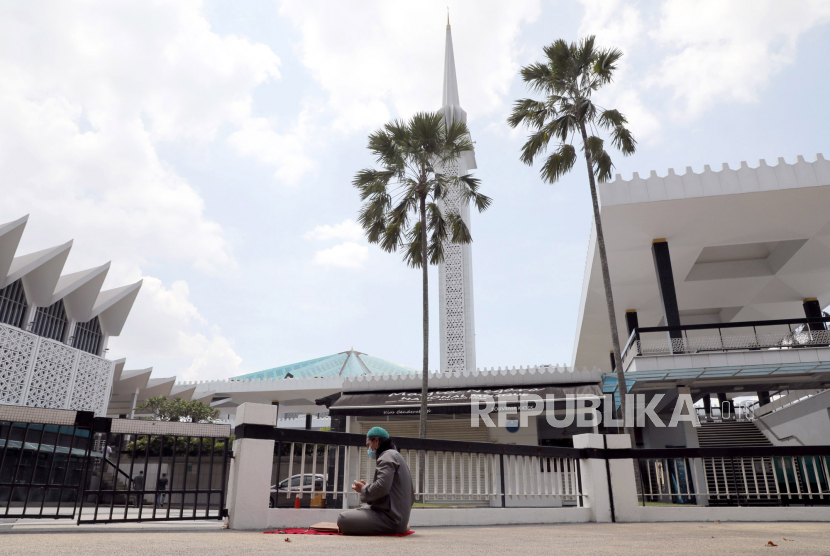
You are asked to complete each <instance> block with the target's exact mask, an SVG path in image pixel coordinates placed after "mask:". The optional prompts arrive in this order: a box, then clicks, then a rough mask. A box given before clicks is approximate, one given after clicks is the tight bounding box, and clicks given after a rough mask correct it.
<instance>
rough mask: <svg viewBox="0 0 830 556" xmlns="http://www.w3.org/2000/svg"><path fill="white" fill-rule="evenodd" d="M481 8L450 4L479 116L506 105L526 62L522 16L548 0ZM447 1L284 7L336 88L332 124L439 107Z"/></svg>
mask: <svg viewBox="0 0 830 556" xmlns="http://www.w3.org/2000/svg"><path fill="white" fill-rule="evenodd" d="M479 8H480V3H479V2H474V1H451V2H450V3H449V9H450V15H451V20H452V24H453V29H452V32H453V43H454V46H455V62H456V68H457V71H458V74H459V84H460V91H459V93H460V97H461V104H462V106H463V107H464V109H465V110H466V111H467V113H468V114H469V115H470V118H471V119H475V118H477V117H480V116H483V115H487V114H488V113H490V112H492V111H494V110H497V109H500V108H501V107H502V104H503V102H504V98H505V96H506V95H507V93H508V89H509V87H510V83H511V81H512V80H513V79H514V78H515V76H516V73H517V71H518V69H519V63H518V61H517V57H518V55H519V53H520V52H519V46H518V45H517V42H518V40H519V38H520V30H521V25H522V24H523V23H525V22H529V21H533V20H535V19H536V18H537V17H538V16H539V14H540V11H541V9H540V2H539V0H528V1H524V2H493V3H489V4H488V5H487V8H486V9H479ZM446 9H447V2H444V1H440V2H439V1H438V0H430V1H422V2H408V3H403V2H385V1H382V0H374V1H371V2H361V3H355V2H322V1H320V0H317V1H307V0H303V1H300V0H285V1H283V2H282V5H281V8H280V13H281V14H282V15H284V16H286V17H288V18H289V19H290V20H291V22H292V23H293V24H294V25H295V26H296V27H297V28H298V29H299V31H300V35H301V41H300V52H301V59H302V61H303V63H304V64H305V65H306V67H308V68H309V70H310V71H311V73H312V75H313V76H314V78H315V79H316V80H317V81H318V82H319V83H320V85H321V86H322V87H323V89H324V90H325V91H326V92H327V93H328V95H329V107H330V109H331V110H332V111H333V113H334V119H333V122H332V125H333V127H334V128H335V129H337V130H340V131H341V132H346V133H348V132H352V131H356V130H363V129H365V128H368V127H373V126H377V125H380V124H383V123H385V122H387V121H388V120H389V119H390V118H391V117H394V116H397V115H401V116H404V117H405V116H408V115H411V114H412V113H414V112H416V111H419V110H436V109H438V108H440V104H441V79H442V75H443V65H444V35H445V17H446V16H445V14H446ZM485 30H486V31H485ZM425 79H427V81H426V83H431V85H430V86H426V87H425V86H424V84H425V81H424V80H425Z"/></svg>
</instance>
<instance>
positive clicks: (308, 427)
mask: <svg viewBox="0 0 830 556" xmlns="http://www.w3.org/2000/svg"><path fill="white" fill-rule="evenodd" d="M305 430H307V431H310V430H311V413H306V414H305Z"/></svg>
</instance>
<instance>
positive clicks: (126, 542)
mask: <svg viewBox="0 0 830 556" xmlns="http://www.w3.org/2000/svg"><path fill="white" fill-rule="evenodd" d="M287 538H290V539H291V542H290V543H289V542H286V539H287ZM785 538H787V539H792V540H791V541H785V540H784V539H785ZM767 541H772V542H774V543H775V544H777V545H778V546H777V547H774V548H773V547H765V546H764V545H765V544H766V543H767ZM379 551H380V552H379ZM385 551H391V552H392V553H393V554H394V555H395V556H408V555H410V554H411V555H418V556H422V555H425V554H437V555H443V554H447V555H449V554H452V555H453V556H455V555H458V556H467V555H471V556H472V555H475V556H501V555H504V556H517V555H519V554H539V555H549V554H580V555H581V554H585V555H593V554H596V555H601V556H608V555H609V554H613V555H614V556H618V555H620V556H623V555H627V554H632V555H636V556H645V555H650V554H660V555H663V556H670V555H675V554H683V555H686V554H758V553H766V552H767V551H769V553H770V554H799V555H811V554H815V555H823V556H827V555H830V525H829V524H826V523H722V524H712V523H707V524H698V523H660V524H653V523H638V524H618V525H614V524H579V525H545V526H521V527H446V528H421V529H418V530H417V531H416V533H415V534H414V535H411V536H409V537H405V538H388V537H386V538H378V537H376V538H356V537H331V536H310V535H290V536H286V535H264V534H262V533H259V532H237V531H228V530H222V529H219V525H218V524H217V523H216V522H207V523H190V524H185V523H164V524H129V525H94V526H90V525H87V526H81V527H77V526H73V525H69V524H66V525H58V526H55V525H54V524H53V523H43V522H41V523H32V522H31V521H29V522H27V523H20V524H16V525H13V526H10V525H8V524H6V525H1V526H0V552H2V554H4V555H9V556H11V555H18V554H20V555H26V556H40V555H44V556H56V555H67V556H73V555H81V554H83V555H90V556H94V555H101V556H112V555H113V554H133V553H135V554H152V555H153V556H164V555H176V556H179V555H181V556H185V555H191V554H192V555H196V556H213V555H217V556H218V555H222V556H225V555H233V554H241V555H244V556H251V555H256V554H280V555H303V556H313V555H318V554H319V555H325V556H332V555H336V556H352V555H354V556H365V554H367V553H368V554H379V553H383V552H385Z"/></svg>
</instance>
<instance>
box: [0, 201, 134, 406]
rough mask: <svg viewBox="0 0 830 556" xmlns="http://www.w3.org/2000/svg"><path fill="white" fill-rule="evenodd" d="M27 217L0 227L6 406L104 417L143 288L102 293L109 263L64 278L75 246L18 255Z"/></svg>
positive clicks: (0, 359)
mask: <svg viewBox="0 0 830 556" xmlns="http://www.w3.org/2000/svg"><path fill="white" fill-rule="evenodd" d="M28 218H29V217H28V216H24V217H23V218H20V219H19V220H16V221H14V222H8V223H6V224H2V225H0V404H4V405H20V406H28V407H47V408H54V409H75V410H87V411H94V412H95V413H96V414H98V415H103V414H105V413H106V408H107V402H108V399H109V396H110V391H111V388H112V381H113V375H114V372H115V366H116V365H115V362H113V361H110V360H108V359H106V351H107V341H108V340H109V338H110V337H111V336H118V335H119V334H121V330H122V328H123V327H124V323H125V321H126V320H127V316H128V315H129V313H130V309H131V308H132V306H133V302H134V301H135V298H136V296H137V295H138V291H139V289H140V288H141V281H138V282H136V283H135V284H131V285H128V286H124V287H121V288H115V289H111V290H105V291H102V290H101V286H102V285H103V283H104V279H105V278H106V276H107V271H108V270H109V267H110V263H106V264H103V265H101V266H99V267H96V268H91V269H88V270H83V271H80V272H73V273H71V274H61V273H62V271H63V267H64V264H65V263H66V259H67V257H68V256H69V251H70V249H71V248H72V241H69V242H67V243H65V244H63V245H59V246H57V247H52V248H49V249H44V250H42V251H37V252H35V253H29V254H27V255H20V256H17V247H18V244H19V243H20V238H21V237H22V235H23V230H24V229H25V227H26V222H27V221H28Z"/></svg>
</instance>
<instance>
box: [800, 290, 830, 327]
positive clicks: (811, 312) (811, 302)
mask: <svg viewBox="0 0 830 556" xmlns="http://www.w3.org/2000/svg"><path fill="white" fill-rule="evenodd" d="M802 306H803V307H804V316H806V317H807V318H808V319H810V320H813V319H820V318H821V305H820V304H819V302H818V299H816V298H815V297H808V298H807V299H805V300H804V303H803V304H802ZM807 327H808V328H809V329H810V330H825V326H824V323H823V322H816V323H810V324H808V325H807Z"/></svg>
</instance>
